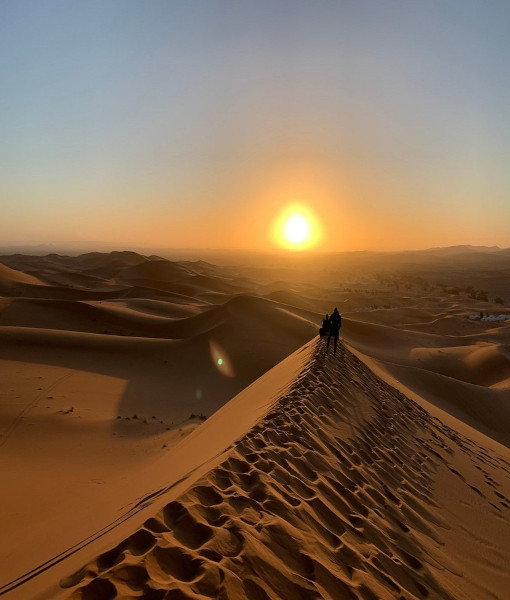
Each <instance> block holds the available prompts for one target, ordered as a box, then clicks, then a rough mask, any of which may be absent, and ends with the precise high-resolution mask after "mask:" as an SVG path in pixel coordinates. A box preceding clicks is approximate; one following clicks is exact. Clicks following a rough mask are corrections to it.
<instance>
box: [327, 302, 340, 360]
mask: <svg viewBox="0 0 510 600" xmlns="http://www.w3.org/2000/svg"><path fill="white" fill-rule="evenodd" d="M329 323H330V325H329V335H328V343H327V346H326V354H327V353H328V351H329V342H330V340H331V338H332V337H333V338H334V349H333V355H334V356H336V345H337V343H338V336H339V335H340V327H342V317H341V315H340V313H339V312H338V308H335V310H334V311H333V313H332V315H331V317H329Z"/></svg>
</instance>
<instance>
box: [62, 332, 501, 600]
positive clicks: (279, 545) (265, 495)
mask: <svg viewBox="0 0 510 600" xmlns="http://www.w3.org/2000/svg"><path fill="white" fill-rule="evenodd" d="M509 491H510V464H509V462H508V461H507V460H506V459H505V458H504V457H503V455H501V456H500V455H498V454H496V452H494V451H489V450H487V449H485V448H483V447H481V446H480V444H479V443H478V442H477V441H475V440H472V439H468V438H466V437H465V436H462V435H460V434H459V433H457V432H456V431H455V430H453V429H451V428H450V427H447V426H446V425H444V424H442V423H441V422H440V421H439V420H438V419H437V418H434V417H431V416H430V415H429V413H428V412H427V411H426V410H424V409H423V408H421V407H420V406H418V405H417V404H416V403H415V402H413V401H411V400H409V399H408V398H406V397H405V396H404V395H403V394H402V393H400V392H398V391H396V390H395V389H394V388H392V387H391V386H389V385H388V384H386V383H385V382H383V381H382V380H381V379H379V378H378V377H377V376H376V375H375V374H373V373H372V372H371V371H370V370H369V369H368V368H367V366H366V365H365V364H364V363H362V362H361V361H360V360H358V359H357V358H356V357H355V356H354V355H353V354H351V353H350V352H349V351H348V350H347V349H345V348H344V347H342V348H341V349H340V353H339V356H338V357H337V358H336V359H334V358H333V357H332V356H331V355H329V356H327V355H325V353H324V348H323V345H322V343H321V342H320V341H318V342H317V344H316V347H315V349H314V353H313V359H312V361H311V362H310V363H309V364H308V366H307V367H306V368H305V370H304V371H303V372H302V373H301V374H300V376H299V377H297V378H296V380H295V382H294V384H293V386H292V388H291V390H290V391H289V393H287V394H286V395H284V396H283V397H282V398H281V399H280V400H279V401H278V403H277V404H276V405H275V406H274V407H273V408H272V409H271V410H270V412H269V413H268V414H266V416H265V417H264V418H263V419H262V420H261V421H260V422H259V423H258V424H257V425H256V426H255V427H253V428H252V429H251V430H250V431H249V432H248V433H247V434H246V435H245V436H244V437H243V438H242V439H240V440H239V441H238V442H237V443H236V444H234V446H233V447H232V449H231V451H230V453H229V454H228V457H227V458H226V459H225V460H224V461H223V462H222V463H221V464H220V465H219V466H218V467H216V468H214V469H213V470H211V471H210V472H209V473H208V474H207V475H206V476H205V477H203V478H202V479H201V480H200V481H198V482H197V483H195V484H194V485H193V487H192V488H191V489H189V490H188V491H187V492H186V493H185V494H184V495H182V496H181V497H179V498H178V499H177V500H173V501H171V502H170V503H168V504H167V505H166V506H165V507H164V508H163V509H162V510H160V511H159V512H158V513H157V514H155V515H154V516H153V517H151V518H149V519H148V520H147V521H146V522H145V523H144V525H143V527H141V528H140V529H139V530H138V531H136V532H134V533H133V534H132V535H131V536H130V537H128V538H127V539H125V540H124V541H123V542H122V543H120V544H119V545H117V546H116V547H115V548H112V549H111V550H109V551H108V552H105V553H103V554H102V555H100V556H98V557H97V558H95V559H94V560H92V561H91V562H90V563H89V564H87V565H86V566H85V567H84V568H82V569H81V570H80V571H78V572H77V573H75V574H74V575H72V576H70V577H67V578H65V579H64V580H62V581H61V586H62V587H63V588H64V589H65V590H67V597H70V598H73V599H78V598H82V599H84V600H91V599H93V598H94V599H97V598H102V599H103V598H104V599H110V598H112V599H113V598H118V597H120V598H144V599H146V600H157V599H163V598H165V599H169V600H170V599H173V600H187V599H205V598H218V599H220V600H227V599H243V598H247V599H248V600H268V599H271V600H276V599H279V598H285V599H302V600H305V599H306V600H308V599H314V598H329V599H334V600H337V599H340V598H342V599H344V598H345V599H352V600H354V599H360V600H376V599H383V598H388V599H390V598H400V599H406V600H408V599H412V598H441V599H445V600H448V599H454V598H466V599H467V598H474V597H476V598H478V599H484V598H503V597H504V593H505V592H504V590H505V589H510V588H509V586H510V580H509V576H508V573H507V566H508V564H509V562H510V544H509V542H508V540H509V539H510V525H509V519H508V517H509V507H510V501H509V499H508V497H509ZM475 513H476V515H475ZM473 515H475V517H474V516H473ZM473 522H474V525H473ZM489 540H490V541H489ZM487 574H489V576H488V575H487Z"/></svg>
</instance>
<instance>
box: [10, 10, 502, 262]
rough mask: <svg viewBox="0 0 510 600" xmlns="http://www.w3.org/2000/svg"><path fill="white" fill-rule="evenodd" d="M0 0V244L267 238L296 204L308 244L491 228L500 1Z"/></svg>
mask: <svg viewBox="0 0 510 600" xmlns="http://www.w3.org/2000/svg"><path fill="white" fill-rule="evenodd" d="M0 15H1V18H0V32H1V35H0V53H1V56H2V60H1V61H0V76H1V77H2V81H3V82H4V86H3V94H2V97H1V99H0V131H1V132H2V141H3V143H2V148H1V150H0V158H1V160H0V174H1V177H2V184H1V188H0V193H1V198H2V220H1V222H0V244H3V245H5V244H12V243H17V244H18V243H19V244H30V243H55V244H58V243H66V240H69V239H73V240H75V241H76V242H77V243H80V242H81V243H86V241H87V240H111V243H112V244H116V245H118V246H119V247H122V246H126V245H129V246H134V245H138V246H147V247H165V248H172V247H173V248H226V249H257V250H271V249H273V248H275V244H274V239H273V238H272V234H271V229H272V227H273V223H274V221H275V219H277V218H278V216H279V215H280V214H281V212H282V211H284V210H285V208H286V207H287V206H288V205H294V204H298V205H300V206H305V207H306V208H307V209H309V210H310V211H311V213H313V215H315V217H316V218H317V221H318V224H319V225H320V235H317V240H318V242H319V243H318V244H317V246H316V248H317V249H319V250H326V251H349V250H404V249H425V248H431V247H438V246H452V245H456V244H473V245H487V246H493V245H498V246H500V247H502V248H505V247H508V246H510V234H509V233H508V226H507V224H508V222H510V203H509V202H508V192H509V189H510V175H509V173H508V168H507V164H506V163H507V160H506V159H507V157H508V155H509V154H510V136H509V135H508V126H509V120H508V106H509V105H510V84H509V81H508V77H507V65H508V63H509V59H510V41H509V40H510V36H509V33H510V31H509V30H510V6H509V5H508V4H507V3H505V2H497V1H493V2H490V3H488V4H483V5H482V4H480V3H477V2H460V0H456V1H452V2H449V3H440V2H430V3H421V4H418V3H412V4H411V3H408V4H407V3H397V2H389V1H385V2H376V1H369V0H367V1H364V2H347V1H342V2H339V3H326V2H324V3H321V4H317V3H312V2H290V1H283V0H282V1H279V2H277V3H274V2H249V3H243V4H238V3H236V2H228V1H225V0H222V1H216V2H208V3H201V2H186V3H184V2H183V3H177V2H173V3H169V2H151V3H138V2H133V1H127V2H120V1H112V2H108V3H103V2H98V1H87V2H83V3H80V4H78V3H66V2H55V1H50V2H45V3H37V2H27V1H22V2H3V3H2V5H1V7H0ZM294 233H295V232H294ZM298 234H299V232H298ZM98 243H99V242H98ZM101 243H105V242H101Z"/></svg>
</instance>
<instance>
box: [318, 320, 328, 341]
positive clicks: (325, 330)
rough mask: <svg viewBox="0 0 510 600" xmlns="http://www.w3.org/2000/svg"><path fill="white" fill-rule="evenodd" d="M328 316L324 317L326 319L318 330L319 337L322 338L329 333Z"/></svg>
mask: <svg viewBox="0 0 510 600" xmlns="http://www.w3.org/2000/svg"><path fill="white" fill-rule="evenodd" d="M329 325H330V323H329V315H326V318H325V319H323V320H322V327H321V328H320V329H319V335H320V336H321V337H322V336H323V335H326V334H328V333H329Z"/></svg>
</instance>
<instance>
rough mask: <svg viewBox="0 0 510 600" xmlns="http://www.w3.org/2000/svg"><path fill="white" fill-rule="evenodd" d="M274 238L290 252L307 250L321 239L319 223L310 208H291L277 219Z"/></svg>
mask: <svg viewBox="0 0 510 600" xmlns="http://www.w3.org/2000/svg"><path fill="white" fill-rule="evenodd" d="M273 237H274V239H275V241H276V243H277V244H278V245H280V246H283V247H284V248H287V249H288V250H307V249H308V248H311V247H312V246H314V245H315V244H317V242H318V241H319V239H320V232H319V223H318V221H317V218H316V217H315V215H314V214H313V213H312V211H311V210H310V209H309V208H307V207H305V206H289V207H287V208H286V209H285V210H284V211H283V212H282V213H281V214H280V215H279V216H278V218H277V219H276V221H275V224H274V229H273Z"/></svg>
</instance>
